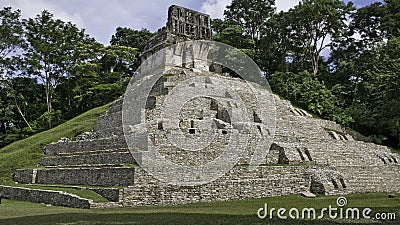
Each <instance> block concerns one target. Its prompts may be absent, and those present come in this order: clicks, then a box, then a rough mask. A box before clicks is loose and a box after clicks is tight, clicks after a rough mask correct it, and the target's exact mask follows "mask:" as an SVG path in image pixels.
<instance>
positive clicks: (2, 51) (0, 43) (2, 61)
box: [0, 7, 31, 128]
mask: <svg viewBox="0 0 400 225" xmlns="http://www.w3.org/2000/svg"><path fill="white" fill-rule="evenodd" d="M20 16H21V11H20V10H16V11H12V9H11V7H5V8H3V9H2V10H0V19H1V24H0V34H1V35H0V70H1V76H0V88H1V91H2V92H3V91H4V92H6V95H4V96H3V101H1V102H0V104H2V105H3V106H4V107H2V108H3V110H1V111H4V115H7V114H10V113H11V114H12V112H10V111H9V112H8V113H7V112H6V111H7V110H12V109H17V111H18V114H19V115H20V116H21V117H22V118H23V120H24V122H25V123H26V125H27V126H28V127H29V128H31V126H30V124H29V122H28V121H27V120H26V118H25V115H24V113H23V112H22V110H21V105H20V101H19V99H20V98H21V97H22V94H21V93H17V92H16V90H14V89H13V85H12V82H13V78H12V76H13V73H12V72H13V71H15V70H17V69H18V68H17V66H16V65H17V64H18V63H19V60H18V58H17V57H13V56H11V57H10V55H11V54H12V53H13V54H15V52H16V51H17V50H21V49H22V48H23V47H24V40H23V28H22V21H21V19H20ZM4 98H11V101H7V100H6V99H4ZM0 113H1V112H0ZM3 124H4V123H3ZM3 127H5V126H3Z"/></svg>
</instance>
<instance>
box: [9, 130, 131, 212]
mask: <svg viewBox="0 0 400 225" xmlns="http://www.w3.org/2000/svg"><path fill="white" fill-rule="evenodd" d="M44 152H45V154H46V157H45V158H43V159H42V160H41V161H40V164H39V165H38V168H35V169H20V170H17V171H16V172H15V174H14V177H13V179H14V181H15V182H17V183H19V184H29V185H32V190H31V192H35V193H36V192H38V193H40V196H44V195H47V194H48V195H55V194H54V192H52V191H51V192H47V191H44V190H40V191H39V190H36V191H34V190H35V188H34V185H41V186H46V185H49V187H63V188H76V189H79V188H80V189H88V190H91V191H94V192H96V193H98V194H99V195H101V196H103V197H104V198H106V199H108V200H110V203H107V204H105V203H94V202H93V201H91V200H89V199H86V200H85V201H86V203H85V204H81V201H83V200H78V199H75V200H74V201H69V202H71V203H70V204H68V205H65V204H63V203H62V201H60V202H58V201H55V200H53V201H46V199H48V198H46V197H44V198H43V199H44V200H43V201H42V202H41V203H46V204H51V205H61V206H69V207H79V208H88V207H92V208H93V207H96V208H99V207H111V206H118V205H120V203H119V202H120V200H121V199H120V196H119V195H120V194H122V190H123V187H127V186H130V185H133V184H134V174H135V167H136V165H137V164H136V162H135V160H134V158H133V157H132V155H131V153H130V152H129V151H128V150H127V149H126V144H125V140H124V139H123V138H120V137H115V136H114V137H111V138H100V139H88V140H76V141H59V142H57V143H52V144H50V145H47V146H46V148H45V150H44ZM71 185H73V186H71ZM10 188H12V187H8V189H10ZM28 189H29V188H28ZM21 190H22V189H20V188H16V190H14V192H17V193H18V192H21ZM10 193H11V192H10ZM63 194H64V195H65V194H67V193H63ZM17 195H20V194H17ZM59 195H60V194H59ZM67 195H68V194H67ZM64 198H65V197H63V198H56V199H64ZM70 198H79V197H77V196H70ZM14 199H15V198H14ZM16 199H21V198H16ZM26 201H32V202H39V200H37V199H36V198H27V199H26ZM73 202H77V203H79V204H76V205H74V203H73Z"/></svg>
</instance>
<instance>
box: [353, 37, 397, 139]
mask: <svg viewBox="0 0 400 225" xmlns="http://www.w3.org/2000/svg"><path fill="white" fill-rule="evenodd" d="M368 67H369V68H368V69H366V70H365V71H363V73H364V74H363V80H362V82H361V83H360V84H359V87H358V90H357V91H358V93H357V96H356V100H357V101H355V103H356V104H355V105H354V106H353V114H354V117H355V118H356V122H357V124H356V125H357V126H358V127H357V128H358V129H360V130H362V131H364V133H366V134H368V135H379V134H383V135H385V136H387V137H392V138H391V139H393V138H395V139H396V142H397V143H396V144H397V146H400V122H399V121H400V101H399V100H398V96H399V95H400V89H399V86H400V75H399V72H398V71H399V70H400V38H392V39H390V40H389V41H388V42H387V44H385V45H383V46H382V47H380V48H379V49H378V51H377V54H375V55H374V56H373V57H371V58H370V60H369V61H368ZM365 118H367V119H365ZM371 131H372V132H371ZM393 142H394V141H393Z"/></svg>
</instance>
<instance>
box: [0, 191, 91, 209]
mask: <svg viewBox="0 0 400 225" xmlns="http://www.w3.org/2000/svg"><path fill="white" fill-rule="evenodd" d="M0 193H1V194H2V198H5V199H9V200H13V201H25V202H33V203H43V204H49V205H54V206H66V207H72V208H84V209H88V208H90V206H91V205H92V204H93V201H92V200H90V199H85V198H81V197H79V196H77V195H74V194H69V193H66V192H62V191H53V190H39V189H34V188H24V187H10V186H3V185H0Z"/></svg>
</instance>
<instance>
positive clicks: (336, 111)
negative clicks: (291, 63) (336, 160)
mask: <svg viewBox="0 0 400 225" xmlns="http://www.w3.org/2000/svg"><path fill="white" fill-rule="evenodd" d="M268 80H269V83H270V85H271V88H272V90H273V91H274V92H275V93H277V94H279V95H281V96H282V97H284V98H286V99H289V100H290V101H292V102H293V103H294V104H295V105H297V106H299V107H301V108H304V109H307V110H308V111H310V112H311V113H313V114H315V115H317V116H319V117H322V118H326V119H331V120H334V121H336V122H340V123H342V124H344V125H347V124H348V123H349V122H351V121H352V118H351V117H350V116H348V115H346V114H345V112H343V111H342V110H340V109H341V108H339V107H337V106H338V99H337V98H336V96H335V95H334V94H333V93H332V92H331V91H330V90H329V89H327V88H326V86H325V85H324V83H322V82H320V81H319V80H316V79H314V78H313V76H312V75H311V74H310V73H309V72H307V71H304V72H302V73H299V74H294V73H291V72H287V73H283V72H278V73H274V74H273V75H272V76H270V77H269V78H268Z"/></svg>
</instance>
